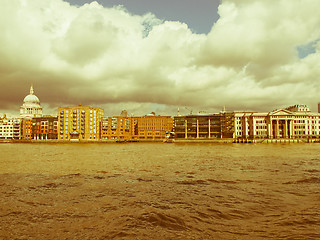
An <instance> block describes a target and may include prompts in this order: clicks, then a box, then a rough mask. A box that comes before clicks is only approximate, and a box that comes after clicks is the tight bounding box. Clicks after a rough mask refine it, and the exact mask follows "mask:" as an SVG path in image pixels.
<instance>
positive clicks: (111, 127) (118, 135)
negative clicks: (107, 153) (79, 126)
mask: <svg viewBox="0 0 320 240" xmlns="http://www.w3.org/2000/svg"><path fill="white" fill-rule="evenodd" d="M131 137H132V134H131V117H123V116H116V117H104V118H103V120H102V127H101V139H106V140H130V139H131Z"/></svg>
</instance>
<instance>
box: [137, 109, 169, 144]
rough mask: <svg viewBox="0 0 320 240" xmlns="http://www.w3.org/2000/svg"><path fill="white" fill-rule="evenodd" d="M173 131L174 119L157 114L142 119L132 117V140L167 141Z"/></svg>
mask: <svg viewBox="0 0 320 240" xmlns="http://www.w3.org/2000/svg"><path fill="white" fill-rule="evenodd" d="M172 130H173V118H172V117H171V116H160V115H156V114H155V113H151V114H148V115H146V116H141V117H132V119H131V133H132V139H148V140H160V139H165V138H166V136H167V134H168V132H171V131H172Z"/></svg>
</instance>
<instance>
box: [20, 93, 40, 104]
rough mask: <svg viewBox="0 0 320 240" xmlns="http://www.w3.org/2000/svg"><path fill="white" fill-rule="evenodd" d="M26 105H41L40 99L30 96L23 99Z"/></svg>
mask: <svg viewBox="0 0 320 240" xmlns="http://www.w3.org/2000/svg"><path fill="white" fill-rule="evenodd" d="M23 102H24V103H40V100H39V98H38V97H37V96H36V95H33V94H29V95H27V96H26V97H25V98H24V99H23Z"/></svg>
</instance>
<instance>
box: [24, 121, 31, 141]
mask: <svg viewBox="0 0 320 240" xmlns="http://www.w3.org/2000/svg"><path fill="white" fill-rule="evenodd" d="M21 128H22V139H24V140H31V139H32V119H31V118H22V120H21Z"/></svg>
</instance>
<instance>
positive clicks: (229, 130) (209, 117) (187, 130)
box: [174, 112, 234, 139]
mask: <svg viewBox="0 0 320 240" xmlns="http://www.w3.org/2000/svg"><path fill="white" fill-rule="evenodd" d="M174 132H175V138H176V139H221V138H233V137H234V113H232V112H231V113H230V112H221V113H217V114H190V115H186V116H175V117H174Z"/></svg>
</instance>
